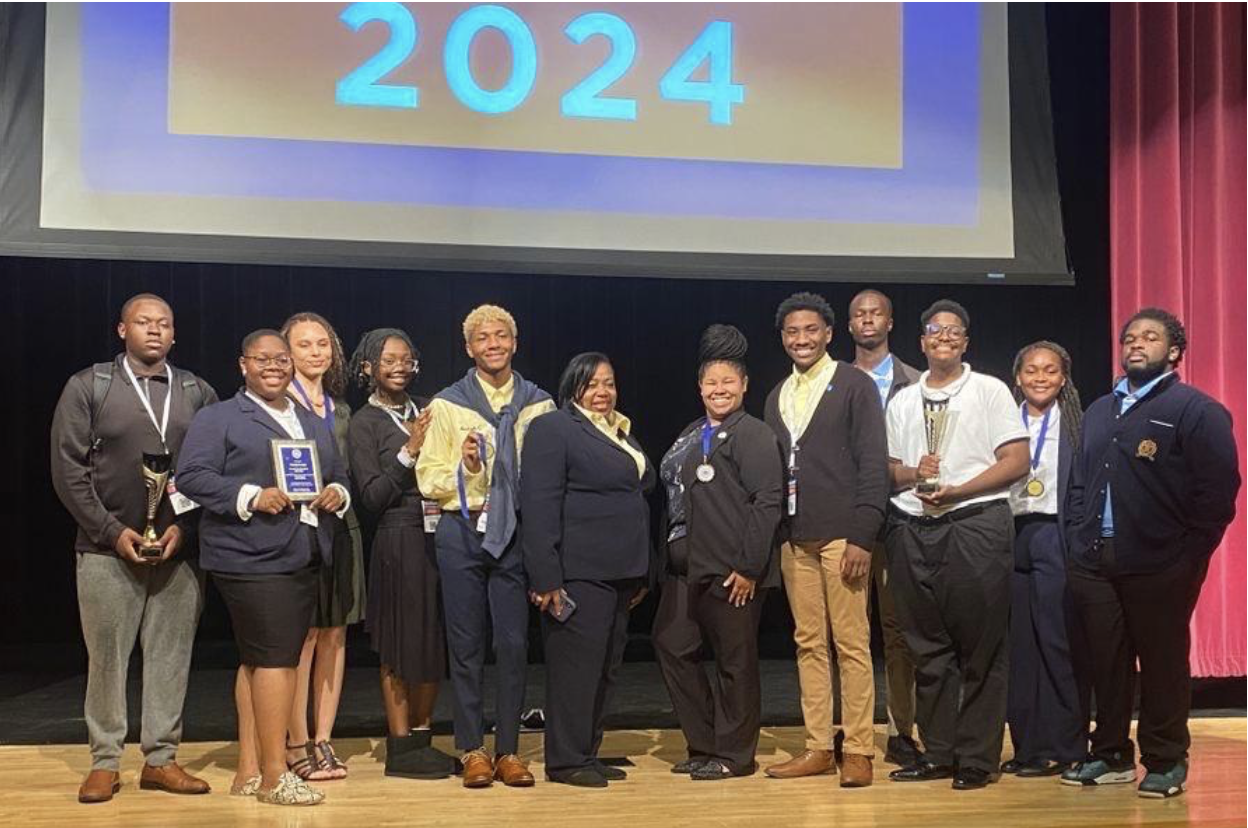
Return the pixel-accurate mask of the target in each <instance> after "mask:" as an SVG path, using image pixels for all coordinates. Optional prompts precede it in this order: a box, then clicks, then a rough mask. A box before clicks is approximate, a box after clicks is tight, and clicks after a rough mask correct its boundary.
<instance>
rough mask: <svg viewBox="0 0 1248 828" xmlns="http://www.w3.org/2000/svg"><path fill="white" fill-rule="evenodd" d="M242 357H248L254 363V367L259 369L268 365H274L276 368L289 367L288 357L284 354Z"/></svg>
mask: <svg viewBox="0 0 1248 828" xmlns="http://www.w3.org/2000/svg"><path fill="white" fill-rule="evenodd" d="M243 359H249V360H251V361H252V362H254V363H256V367H257V368H260V369H264V368H268V367H269V366H270V365H276V366H277V367H278V368H289V367H290V357H289V356H288V355H286V354H280V355H279V356H275V357H271V356H245V357H243Z"/></svg>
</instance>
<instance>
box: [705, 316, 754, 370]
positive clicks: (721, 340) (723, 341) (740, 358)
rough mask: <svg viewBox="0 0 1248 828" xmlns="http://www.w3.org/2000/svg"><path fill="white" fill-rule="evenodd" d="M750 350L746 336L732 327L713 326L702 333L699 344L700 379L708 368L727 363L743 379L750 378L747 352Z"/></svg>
mask: <svg viewBox="0 0 1248 828" xmlns="http://www.w3.org/2000/svg"><path fill="white" fill-rule="evenodd" d="M749 348H750V343H749V341H748V340H747V339H746V338H745V334H743V333H741V331H739V330H738V329H737V328H735V327H733V326H732V325H711V326H710V327H709V328H707V329H706V330H705V331H703V332H702V339H701V340H699V342H698V379H702V377H703V375H705V374H706V369H707V366H709V365H711V364H712V363H715V362H726V363H728V364H729V365H731V366H732V367H733V368H734V369H736V372H737V373H738V374H740V375H741V376H742V377H748V376H749V371H748V370H747V369H746V367H745V352H746V351H748V350H749Z"/></svg>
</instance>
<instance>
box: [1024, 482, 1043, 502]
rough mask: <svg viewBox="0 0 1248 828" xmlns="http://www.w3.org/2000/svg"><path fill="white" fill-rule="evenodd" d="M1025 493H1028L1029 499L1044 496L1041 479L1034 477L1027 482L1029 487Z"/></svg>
mask: <svg viewBox="0 0 1248 828" xmlns="http://www.w3.org/2000/svg"><path fill="white" fill-rule="evenodd" d="M1024 491H1026V492H1027V496H1028V497H1039V496H1040V495H1042V494H1044V484H1043V483H1041V482H1040V479H1039V478H1037V477H1033V478H1031V479H1030V480H1028V481H1027V487H1026V488H1025V489H1024Z"/></svg>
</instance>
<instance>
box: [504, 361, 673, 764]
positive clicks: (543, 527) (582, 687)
mask: <svg viewBox="0 0 1248 828" xmlns="http://www.w3.org/2000/svg"><path fill="white" fill-rule="evenodd" d="M616 399H617V395H616V388H615V372H614V371H613V369H612V367H611V362H610V361H609V360H608V359H607V357H606V356H604V355H603V354H599V353H586V354H579V355H578V356H575V357H573V358H572V360H571V362H569V363H568V367H567V368H566V369H565V370H564V372H563V378H562V379H561V380H560V382H559V400H560V406H561V407H560V408H559V410H557V411H552V412H550V413H549V414H545V415H543V416H541V417H538V418H537V419H536V420H534V421H533V424H532V425H530V426H529V430H528V434H527V435H526V436H525V441H524V453H523V456H522V458H521V460H522V463H521V470H522V471H521V478H520V516H521V522H520V533H521V534H520V536H521V541H522V544H523V549H524V566H525V570H526V571H527V573H528V578H529V588H530V597H531V598H532V600H533V603H534V604H536V605H537V606H538V607H540V608H541V609H542V610H543V612H542V640H543V643H544V645H545V651H546V709H545V710H546V776H547V778H548V779H550V780H551V781H553V782H565V783H568V784H571V785H579V786H582V787H596V788H600V787H605V786H606V784H607V780H609V779H623V778H624V772H623V771H621V770H619V769H618V768H610V767H607V766H606V765H604V764H602V763H601V762H599V761H598V747H599V745H600V744H601V742H602V720H603V715H604V713H605V709H606V700H607V695H608V693H609V691H610V689H611V685H612V681H613V678H614V675H615V672H616V670H617V668H618V667H619V664H620V662H621V661H622V660H623V657H624V645H625V643H626V642H627V638H628V611H629V610H630V609H632V608H633V607H634V606H636V605H637V603H638V602H640V601H641V599H642V598H644V597H645V593H646V589H647V584H648V577H649V574H650V558H651V542H650V508H649V506H648V505H647V503H646V494H647V493H648V492H649V491H650V490H651V489H652V488H653V487H654V483H655V479H656V477H655V472H654V469H653V467H651V465H650V463H649V461H648V460H647V459H646V456H645V454H644V453H643V452H642V450H641V446H640V445H639V444H638V442H637V440H636V438H635V437H634V436H633V435H632V433H631V430H632V424H631V422H630V421H629V419H628V418H627V417H625V416H624V415H623V414H621V413H620V412H619V411H617V410H616V409H615V403H616ZM565 613H571V614H570V615H565ZM560 619H563V620H560Z"/></svg>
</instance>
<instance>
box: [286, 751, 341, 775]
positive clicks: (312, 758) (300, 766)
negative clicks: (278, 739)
mask: <svg viewBox="0 0 1248 828" xmlns="http://www.w3.org/2000/svg"><path fill="white" fill-rule="evenodd" d="M286 749H287V750H302V751H303V752H304V755H303V756H300V757H299V758H298V759H296V760H295V761H293V762H290V761H287V762H286V767H287V769H289V770H290V772H291V773H293V774H294V775H295V776H298V777H299V778H300V779H302V780H303V781H304V782H324V781H326V780H327V779H332V778H333V777H332V776H327V775H326V774H328V773H329V770H328V769H327V768H325V767H324V766H323V765H322V764H321V760H320V759H318V758H317V755H316V746H315V745H314V744H313V743H312V742H310V741H309V742H306V743H304V744H302V745H289V744H288V745H286ZM318 774H319V775H318Z"/></svg>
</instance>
